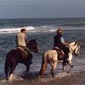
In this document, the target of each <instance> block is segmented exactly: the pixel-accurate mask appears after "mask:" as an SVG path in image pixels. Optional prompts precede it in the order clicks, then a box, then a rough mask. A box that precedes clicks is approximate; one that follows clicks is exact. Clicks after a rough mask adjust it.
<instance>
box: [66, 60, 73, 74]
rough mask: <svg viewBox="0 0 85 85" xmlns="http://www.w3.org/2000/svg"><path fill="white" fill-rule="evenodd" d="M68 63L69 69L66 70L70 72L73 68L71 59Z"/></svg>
mask: <svg viewBox="0 0 85 85" xmlns="http://www.w3.org/2000/svg"><path fill="white" fill-rule="evenodd" d="M68 64H69V65H70V69H69V70H68V71H67V72H68V73H70V72H71V69H72V68H73V64H72V62H71V61H69V62H68Z"/></svg>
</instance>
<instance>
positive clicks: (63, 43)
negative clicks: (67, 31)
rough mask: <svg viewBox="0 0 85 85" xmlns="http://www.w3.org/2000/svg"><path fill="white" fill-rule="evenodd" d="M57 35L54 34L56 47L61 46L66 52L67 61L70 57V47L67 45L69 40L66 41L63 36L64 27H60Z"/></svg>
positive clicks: (65, 58)
mask: <svg viewBox="0 0 85 85" xmlns="http://www.w3.org/2000/svg"><path fill="white" fill-rule="evenodd" d="M56 32H57V35H55V36H54V47H59V48H60V49H61V50H63V52H64V58H63V60H64V62H63V63H65V62H67V59H68V53H69V48H68V47H67V45H68V42H66V41H65V40H64V38H63V31H62V29H60V28H59V29H58V30H57V31H56Z"/></svg>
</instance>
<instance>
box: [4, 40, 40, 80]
mask: <svg viewBox="0 0 85 85" xmlns="http://www.w3.org/2000/svg"><path fill="white" fill-rule="evenodd" d="M27 47H28V48H29V54H28V56H27V54H26V53H25V52H24V51H23V50H22V49H20V48H16V49H13V50H11V51H10V52H9V53H8V54H7V56H6V60H5V77H6V80H8V77H9V79H10V77H11V75H13V72H14V70H15V68H16V66H17V64H18V63H23V64H24V65H26V71H27V72H29V67H30V64H31V61H32V58H33V56H32V52H35V53H37V52H38V47H37V42H36V39H32V40H30V41H29V42H28V43H27Z"/></svg>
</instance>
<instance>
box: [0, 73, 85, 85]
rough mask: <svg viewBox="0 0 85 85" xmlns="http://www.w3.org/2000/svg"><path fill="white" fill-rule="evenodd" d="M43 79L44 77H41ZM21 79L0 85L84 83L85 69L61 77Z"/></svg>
mask: <svg viewBox="0 0 85 85" xmlns="http://www.w3.org/2000/svg"><path fill="white" fill-rule="evenodd" d="M43 79H44V78H43ZM43 79H41V81H35V79H33V80H28V79H26V80H22V81H12V82H2V83H0V85H85V71H82V72H79V73H75V74H72V75H70V76H65V77H62V78H54V79H52V78H51V80H48V81H44V80H45V79H44V80H43Z"/></svg>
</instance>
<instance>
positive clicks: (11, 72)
mask: <svg viewBox="0 0 85 85" xmlns="http://www.w3.org/2000/svg"><path fill="white" fill-rule="evenodd" d="M16 65H17V64H14V65H13V64H12V65H11V66H10V73H9V80H13V79H14V74H13V72H14V70H15V68H16Z"/></svg>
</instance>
